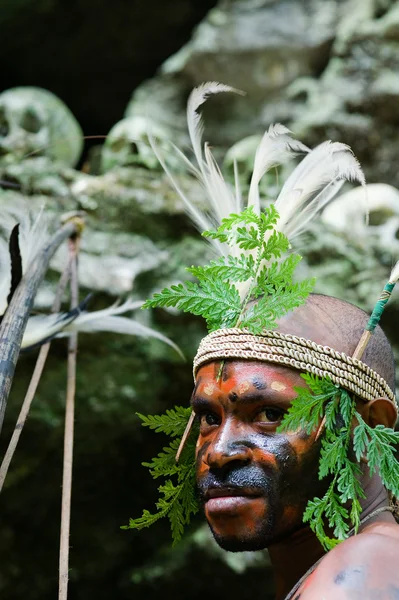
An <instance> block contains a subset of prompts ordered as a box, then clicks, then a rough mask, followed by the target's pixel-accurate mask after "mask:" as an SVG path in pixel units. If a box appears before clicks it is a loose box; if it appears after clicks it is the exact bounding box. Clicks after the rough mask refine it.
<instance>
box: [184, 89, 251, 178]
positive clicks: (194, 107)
mask: <svg viewBox="0 0 399 600" xmlns="http://www.w3.org/2000/svg"><path fill="white" fill-rule="evenodd" d="M221 92H233V93H235V94H241V95H243V94H244V92H242V91H241V90H237V89H235V88H233V87H230V86H229V85H224V84H223V83H218V82H217V81H208V82H207V83H203V84H202V85H200V86H198V87H197V88H194V89H193V91H192V92H191V94H190V96H189V99H188V103H187V125H188V132H189V134H190V139H191V144H192V146H193V150H194V154H195V158H196V160H197V163H198V165H199V167H200V168H202V134H203V132H204V123H203V120H202V117H201V114H200V113H199V112H198V109H199V108H200V107H201V106H202V105H203V104H204V102H206V100H207V99H208V98H209V96H213V95H214V94H220V93H221Z"/></svg>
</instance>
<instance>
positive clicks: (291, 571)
mask: <svg viewBox="0 0 399 600" xmlns="http://www.w3.org/2000/svg"><path fill="white" fill-rule="evenodd" d="M362 486H363V489H364V491H365V494H366V498H365V499H364V500H362V501H361V505H362V513H361V520H364V519H367V517H371V519H370V520H367V525H370V523H373V522H377V521H389V522H392V523H393V522H394V518H393V516H392V515H391V514H390V513H389V512H386V513H385V512H383V513H379V514H377V515H376V516H374V517H373V516H372V515H373V513H374V512H375V511H376V510H378V509H381V508H383V507H388V506H389V500H388V495H387V492H386V490H385V488H384V487H383V486H382V483H381V480H380V478H379V476H378V475H377V474H374V475H373V476H372V477H369V476H368V475H364V476H363V477H362ZM365 525H366V524H365ZM361 531H362V526H360V528H359V532H361ZM268 550H269V555H270V560H271V563H272V566H273V570H274V575H275V582H276V600H283V599H284V598H285V596H286V595H287V594H288V592H289V591H290V590H291V589H292V588H293V587H294V585H295V584H296V583H297V581H299V579H300V578H301V577H302V576H303V575H304V574H305V573H306V571H307V570H308V569H310V567H312V565H314V564H315V563H316V562H317V561H318V560H319V559H320V558H321V557H322V556H323V555H324V554H325V551H324V550H323V548H322V547H321V545H320V543H319V541H318V540H317V538H316V536H315V535H314V533H313V532H312V531H311V529H310V528H309V527H305V526H304V527H302V528H301V529H299V530H298V531H296V532H295V533H293V534H292V535H291V536H289V537H287V538H286V539H284V540H281V541H279V542H277V543H276V544H273V545H271V546H269V548H268Z"/></svg>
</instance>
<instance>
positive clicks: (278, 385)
mask: <svg viewBox="0 0 399 600" xmlns="http://www.w3.org/2000/svg"><path fill="white" fill-rule="evenodd" d="M270 387H271V388H272V390H276V392H283V391H284V390H285V389H286V387H287V386H286V385H285V384H284V383H281V381H272V383H271V384H270Z"/></svg>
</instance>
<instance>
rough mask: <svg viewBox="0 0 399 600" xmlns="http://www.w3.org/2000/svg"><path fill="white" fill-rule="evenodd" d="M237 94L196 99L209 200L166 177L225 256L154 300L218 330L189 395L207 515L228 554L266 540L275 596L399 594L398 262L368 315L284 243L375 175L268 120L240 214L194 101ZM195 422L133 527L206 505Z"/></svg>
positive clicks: (157, 462) (159, 463) (203, 89)
mask: <svg viewBox="0 0 399 600" xmlns="http://www.w3.org/2000/svg"><path fill="white" fill-rule="evenodd" d="M226 91H227V92H231V91H234V90H232V88H229V87H228V86H223V85H221V84H218V83H215V82H210V83H206V84H204V85H203V86H200V87H199V88H197V89H196V90H194V91H193V92H192V94H191V96H190V98H189V101H188V111H187V113H188V127H189V132H190V137H191V141H192V146H193V150H194V155H195V158H196V162H197V165H198V166H193V167H192V171H193V172H194V173H195V174H196V176H197V177H198V178H199V179H200V181H201V182H202V184H203V187H204V190H206V193H207V195H208V199H209V205H208V207H206V209H205V210H204V211H202V210H199V209H198V208H197V207H194V206H192V205H191V204H190V201H189V199H187V198H186V197H185V196H184V194H183V193H182V191H181V189H180V187H179V185H178V184H177V183H176V182H175V181H174V179H173V176H171V179H172V183H173V184H174V185H175V188H176V191H177V192H178V193H179V194H180V196H181V198H182V200H183V202H184V203H185V205H186V206H187V210H188V212H189V214H190V215H191V216H192V218H193V220H194V222H195V223H196V224H197V226H198V227H199V228H200V229H201V230H203V229H207V230H209V229H210V230H212V231H207V232H206V233H205V235H206V236H207V237H209V238H210V239H211V241H212V243H213V244H214V249H215V251H216V252H218V253H219V254H220V256H219V257H218V258H216V260H213V261H211V263H210V264H209V265H205V266H200V267H191V268H190V269H188V271H189V272H190V273H191V274H192V275H194V276H195V277H196V278H197V279H198V283H193V282H192V281H189V282H186V283H185V284H178V285H173V286H171V287H170V288H166V289H164V290H162V291H161V292H159V293H156V294H154V296H153V298H152V299H150V300H147V301H146V303H145V304H144V307H145V308H149V307H156V306H173V307H176V308H178V309H182V310H184V311H186V312H191V313H193V314H195V315H201V316H202V317H204V318H205V320H206V322H207V325H208V329H209V331H210V333H209V334H208V335H207V336H206V337H205V338H204V339H203V340H202V341H201V343H200V346H199V349H198V352H197V355H196V357H195V359H194V378H195V382H196V383H195V389H194V393H193V397H192V408H193V411H194V414H195V416H196V418H197V421H198V422H199V435H198V441H197V444H196V452H195V453H196V459H195V461H196V480H197V486H198V489H199V492H200V497H201V500H202V503H203V505H204V510H205V515H206V519H207V521H208V523H209V525H210V527H211V529H212V532H213V534H214V537H215V539H216V541H217V542H218V543H219V544H220V546H221V547H222V548H225V549H226V550H230V551H238V550H257V549H260V548H268V549H269V552H270V556H271V560H272V563H273V566H274V571H275V575H276V590H277V600H283V599H284V598H285V599H286V600H289V599H293V600H298V599H299V598H305V599H308V600H309V599H310V600H313V599H314V600H322V599H325V600H328V599H330V598H331V599H334V600H339V599H340V598H360V597H362V598H363V597H364V598H381V599H388V598H399V574H397V573H396V564H395V563H396V560H395V556H396V552H398V551H399V528H397V526H396V524H395V520H394V518H393V516H392V514H391V507H390V502H389V499H388V494H387V492H386V489H385V488H387V489H388V490H389V491H390V492H391V493H393V494H394V495H399V463H398V462H397V461H396V458H395V455H394V451H395V450H394V447H395V444H397V443H398V441H399V436H398V435H397V434H395V433H394V432H393V430H392V427H393V426H394V424H395V422H396V417H397V410H396V402H395V397H394V392H393V390H394V387H395V385H394V384H395V381H394V366H393V358H392V352H391V349H390V346H389V343H388V342H387V340H386V338H385V336H384V334H383V333H382V331H381V330H380V329H378V328H377V329H376V327H377V325H378V321H379V319H380V317H381V314H382V311H383V309H384V305H385V303H386V302H387V301H388V298H389V296H390V294H391V293H392V291H393V288H394V286H395V283H396V281H398V279H399V266H398V265H397V266H395V268H394V269H393V271H392V273H391V276H390V278H389V281H388V283H387V285H386V286H385V288H384V291H383V293H382V295H381V297H380V299H379V301H378V302H377V305H376V308H375V310H374V311H373V313H372V315H371V317H370V319H368V318H367V315H365V313H363V311H361V310H360V309H357V308H356V307H354V306H352V305H350V304H348V303H345V302H341V301H339V300H336V299H334V298H329V297H326V296H319V295H314V296H309V293H310V292H311V290H312V288H313V285H314V281H313V280H304V281H300V282H298V281H296V280H295V279H294V278H293V275H294V271H295V267H296V265H297V264H298V262H299V261H300V259H301V257H300V256H299V255H296V254H293V253H288V251H289V249H290V247H291V241H292V239H294V238H295V236H296V235H297V234H299V233H301V232H303V231H304V229H306V226H307V224H308V222H309V220H310V219H311V218H312V217H313V216H314V215H315V214H316V213H317V212H318V210H320V209H321V208H323V207H324V206H325V205H326V203H328V202H329V201H331V199H332V198H333V197H334V195H335V194H336V192H337V191H338V190H339V188H340V187H341V185H342V183H343V182H344V181H345V180H350V181H355V180H357V181H358V182H359V183H361V184H362V185H364V183H365V181H364V175H363V173H362V170H361V168H360V165H359V163H358V161H357V160H356V158H355V157H354V155H353V153H352V151H351V150H350V148H348V146H346V145H345V144H341V143H337V142H335V143H332V142H329V141H327V142H324V143H322V144H320V145H319V146H317V147H316V148H315V149H313V150H312V151H310V150H309V149H308V148H307V147H306V146H304V145H303V144H301V143H300V142H298V141H297V140H295V139H294V138H293V137H292V136H291V132H290V131H289V130H288V129H287V128H286V127H284V126H282V125H280V124H276V125H272V126H270V128H269V129H268V130H267V131H266V132H265V134H264V136H263V138H262V140H261V142H260V144H259V147H258V149H257V151H256V154H255V159H254V167H253V174H252V178H251V182H250V185H249V190H248V198H247V203H246V208H245V209H244V210H242V209H243V206H242V200H241V199H242V195H243V194H242V190H241V188H240V184H239V179H238V177H236V189H235V192H234V193H232V189H231V187H230V186H229V184H227V183H226V181H225V180H224V178H223V176H222V174H221V171H220V170H219V168H218V166H217V164H216V161H215V159H214V157H213V156H212V153H211V151H210V149H209V146H208V144H204V146H203V145H202V137H201V136H202V131H203V126H202V122H201V117H200V114H199V108H200V106H201V105H202V104H203V103H204V102H205V100H206V99H207V98H208V97H209V96H210V95H212V94H215V93H219V92H226ZM155 150H156V151H157V149H156V148H155ZM297 154H304V155H305V157H304V158H303V159H302V161H301V162H300V163H299V164H298V165H297V167H296V168H295V169H294V171H293V172H292V173H291V174H290V176H289V177H288V178H287V180H286V181H285V183H284V185H283V186H282V188H281V191H280V193H279V194H278V196H277V198H276V199H270V200H273V202H272V203H270V204H269V205H268V206H267V207H266V208H265V209H264V210H262V207H261V203H260V192H259V181H260V179H261V178H262V176H263V175H264V173H265V172H267V171H268V170H269V169H271V168H272V167H274V166H276V165H278V164H281V163H284V162H285V161H286V159H287V158H289V157H290V156H291V157H292V156H293V155H297ZM158 156H159V158H160V161H161V163H162V164H163V166H164V167H165V170H166V171H167V172H168V168H167V165H166V164H165V162H164V161H163V159H162V157H161V156H160V155H159V152H158ZM168 174H169V175H170V173H169V172H168ZM240 211H242V212H240ZM215 224H216V226H217V227H216V228H215ZM215 229H216V230H215ZM287 253H288V254H287ZM276 327H277V331H276ZM373 332H374V333H373ZM301 375H302V377H301ZM306 383H307V384H308V388H306ZM183 415H185V413H184V409H178V410H177V411H176V412H175V413H173V411H168V413H167V414H166V415H163V416H161V417H148V418H146V417H143V421H144V424H145V425H147V426H149V427H151V428H152V429H156V430H157V431H163V432H165V433H168V434H170V435H172V437H174V438H178V436H180V435H181V434H182V430H181V425H182V420H183ZM188 416H189V415H188V414H187V418H188ZM192 423H193V415H192V416H191V417H190V418H189V421H188V424H187V427H186V429H185V432H184V435H183V438H182V443H181V444H180V448H179V450H178V452H177V455H176V457H177V459H178V460H179V459H180V462H179V464H178V465H177V466H176V464H175V463H174V462H173V461H171V460H170V459H171V457H173V458H174V456H175V451H176V445H175V444H174V442H172V444H171V446H170V448H169V449H168V451H167V452H166V453H164V454H160V455H159V456H158V457H157V458H156V459H154V461H153V462H152V463H150V464H149V466H150V468H151V470H152V473H153V475H154V477H158V476H160V475H164V476H167V477H169V476H173V475H177V485H175V484H174V483H173V482H172V481H171V480H169V481H167V484H166V485H164V486H161V487H160V488H159V490H160V492H161V494H163V495H164V498H161V499H160V501H159V502H158V503H157V507H158V510H159V512H158V513H157V514H155V515H151V514H150V513H149V512H148V511H144V513H143V516H142V517H140V518H139V519H136V520H131V522H130V525H129V526H130V527H133V528H142V527H147V526H149V525H151V524H152V523H154V522H155V521H156V520H157V519H158V518H160V517H162V516H165V515H169V517H170V521H171V524H172V532H173V533H174V539H175V540H176V539H178V538H179V536H180V535H181V531H182V529H183V526H184V525H186V524H187V523H188V521H189V518H190V514H191V513H193V512H195V508H196V507H195V500H194V499H193V490H192V489H191V488H190V486H191V483H192V471H193V463H194V457H193V456H192V453H191V448H190V447H189V446H190V443H192V437H191V439H190V438H189V437H188V436H189V432H190V428H191V425H192ZM187 439H188V441H189V445H188V447H186V448H185V450H184V452H183V453H181V449H182V447H184V443H185V441H186V440H187ZM377 473H378V474H377ZM352 525H353V531H350V530H349V529H350V527H351V526H352ZM357 533H359V535H356V536H355V537H353V534H357ZM342 540H345V541H343V543H342V544H341V545H338V546H336V547H335V548H334V549H332V550H331V551H330V552H327V550H330V549H331V548H333V547H334V545H335V544H337V543H338V542H339V541H342Z"/></svg>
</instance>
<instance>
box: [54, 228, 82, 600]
mask: <svg viewBox="0 0 399 600" xmlns="http://www.w3.org/2000/svg"><path fill="white" fill-rule="evenodd" d="M69 244H70V252H71V257H72V262H71V308H75V307H76V306H77V305H78V303H79V285H78V276H77V254H78V244H79V240H78V239H71V240H70V241H69ZM77 348H78V335H77V333H72V334H71V335H70V338H69V342H68V379H67V393H66V403H65V434H64V464H63V474H62V503H61V535H60V561H59V588H58V600H67V597H68V576H69V532H70V521H71V495H72V466H73V437H74V416H75V391H76V355H77Z"/></svg>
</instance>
